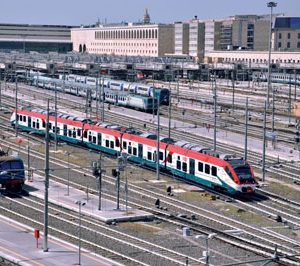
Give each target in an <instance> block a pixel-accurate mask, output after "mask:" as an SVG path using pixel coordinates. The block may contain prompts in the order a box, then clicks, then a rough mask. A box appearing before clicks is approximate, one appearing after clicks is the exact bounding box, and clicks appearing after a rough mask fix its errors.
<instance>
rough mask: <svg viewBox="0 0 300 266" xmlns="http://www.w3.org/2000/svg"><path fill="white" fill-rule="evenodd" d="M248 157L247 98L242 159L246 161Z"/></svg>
mask: <svg viewBox="0 0 300 266" xmlns="http://www.w3.org/2000/svg"><path fill="white" fill-rule="evenodd" d="M247 155H248V97H247V98H246V114H245V151H244V159H245V161H247Z"/></svg>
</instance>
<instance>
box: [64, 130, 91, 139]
mask: <svg viewBox="0 0 300 266" xmlns="http://www.w3.org/2000/svg"><path fill="white" fill-rule="evenodd" d="M71 136H72V130H71V129H69V130H68V137H71ZM89 137H90V136H89Z"/></svg>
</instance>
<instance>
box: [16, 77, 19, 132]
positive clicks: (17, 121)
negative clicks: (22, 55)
mask: <svg viewBox="0 0 300 266" xmlns="http://www.w3.org/2000/svg"><path fill="white" fill-rule="evenodd" d="M15 98H16V106H15V108H16V128H15V130H16V137H18V126H19V119H18V76H17V75H16V94H15Z"/></svg>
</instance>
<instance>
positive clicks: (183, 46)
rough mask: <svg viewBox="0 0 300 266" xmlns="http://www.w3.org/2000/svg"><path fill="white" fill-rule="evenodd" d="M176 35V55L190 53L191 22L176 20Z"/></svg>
mask: <svg viewBox="0 0 300 266" xmlns="http://www.w3.org/2000/svg"><path fill="white" fill-rule="evenodd" d="M174 35H175V36H174V46H175V47H174V52H175V55H187V54H189V24H188V23H182V22H175V24H174Z"/></svg>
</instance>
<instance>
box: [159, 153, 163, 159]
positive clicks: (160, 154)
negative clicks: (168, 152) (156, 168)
mask: <svg viewBox="0 0 300 266" xmlns="http://www.w3.org/2000/svg"><path fill="white" fill-rule="evenodd" d="M163 159H164V153H163V152H161V151H160V152H159V160H163Z"/></svg>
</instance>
